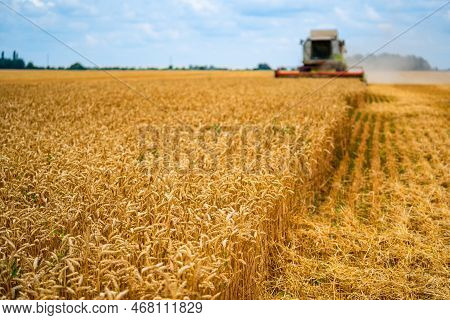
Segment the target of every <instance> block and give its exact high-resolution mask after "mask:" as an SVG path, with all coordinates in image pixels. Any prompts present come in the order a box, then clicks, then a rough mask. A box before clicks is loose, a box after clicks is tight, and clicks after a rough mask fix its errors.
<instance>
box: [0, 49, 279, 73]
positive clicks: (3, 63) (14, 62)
mask: <svg viewBox="0 0 450 320" xmlns="http://www.w3.org/2000/svg"><path fill="white" fill-rule="evenodd" d="M0 69H49V70H229V69H228V68H224V67H216V66H213V65H189V66H187V67H174V66H172V65H169V66H168V67H164V68H156V67H144V68H135V67H114V66H113V67H86V66H84V65H82V64H81V63H80V62H75V63H73V64H72V65H70V66H69V67H51V66H47V67H40V66H35V65H34V64H33V62H31V61H30V62H28V63H25V61H24V60H23V59H21V58H19V54H18V53H17V52H16V51H13V54H12V58H6V57H5V52H4V51H2V52H1V58H0ZM245 70H272V68H271V67H270V66H269V65H268V64H267V63H259V64H258V65H257V66H256V68H247V69H245Z"/></svg>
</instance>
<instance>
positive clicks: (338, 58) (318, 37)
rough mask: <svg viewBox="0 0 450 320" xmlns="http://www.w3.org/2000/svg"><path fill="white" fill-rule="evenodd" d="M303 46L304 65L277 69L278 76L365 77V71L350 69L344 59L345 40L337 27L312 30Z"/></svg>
mask: <svg viewBox="0 0 450 320" xmlns="http://www.w3.org/2000/svg"><path fill="white" fill-rule="evenodd" d="M300 44H301V45H302V46H303V65H302V66H301V67H299V68H298V69H297V70H290V71H287V70H280V69H278V70H276V71H275V77H276V78H299V77H314V78H315V77H336V76H338V77H346V78H360V79H363V78H364V71H362V70H359V71H349V70H348V67H347V64H346V63H345V60H344V54H345V53H346V49H345V41H344V40H341V39H339V36H338V31H337V30H335V29H316V30H311V32H310V35H309V37H308V38H307V39H306V40H300Z"/></svg>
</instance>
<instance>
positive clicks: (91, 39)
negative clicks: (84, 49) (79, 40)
mask: <svg viewBox="0 0 450 320" xmlns="http://www.w3.org/2000/svg"><path fill="white" fill-rule="evenodd" d="M84 39H85V41H86V44H87V45H88V46H95V45H97V44H98V39H97V38H96V37H95V36H93V35H91V34H87V35H86V36H85V37H84Z"/></svg>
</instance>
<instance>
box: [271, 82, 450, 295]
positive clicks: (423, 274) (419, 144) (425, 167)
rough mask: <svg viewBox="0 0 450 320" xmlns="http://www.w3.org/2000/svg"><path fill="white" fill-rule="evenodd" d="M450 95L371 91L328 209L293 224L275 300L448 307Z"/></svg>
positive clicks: (355, 117)
mask: <svg viewBox="0 0 450 320" xmlns="http://www.w3.org/2000/svg"><path fill="white" fill-rule="evenodd" d="M449 107H450V88H449V86H406V85H403V86H400V85H392V86H391V85H390V86H388V85H374V86H369V93H368V95H367V98H366V105H365V106H364V107H360V108H357V109H355V110H354V112H353V114H352V116H351V121H352V124H353V130H352V136H351V142H350V145H349V148H348V152H347V153H346V154H345V156H344V157H343V158H342V160H341V161H340V163H339V166H337V169H336V172H335V174H334V176H333V177H332V180H331V182H330V188H329V191H328V192H327V193H326V194H325V195H324V196H323V199H324V200H323V201H322V202H321V203H320V204H319V205H318V206H317V207H313V208H311V209H310V210H309V214H308V215H296V216H294V218H293V221H292V222H293V225H294V227H293V230H292V234H291V237H292V239H291V243H290V245H289V248H288V249H287V250H286V251H285V252H284V253H283V254H284V255H283V257H282V258H281V262H280V263H279V265H280V269H281V270H283V272H282V273H281V276H280V278H279V279H276V280H275V281H274V283H272V288H275V290H273V292H272V294H273V295H276V296H277V297H279V298H288V299H289V298H294V299H297V298H300V299H304V298H306V299H311V298H313V299H449V298H450V284H449V283H450V282H449V276H450V272H449V262H450V251H449V244H450V243H449V240H450V233H449V230H450V212H449V199H450V197H449V190H448V184H449V180H450V175H449V172H450V171H449V163H448V160H449V158H450V157H449V151H450V145H449V144H450V137H449V133H450V132H449V127H448V124H449V123H450V121H449V120H450V113H449Z"/></svg>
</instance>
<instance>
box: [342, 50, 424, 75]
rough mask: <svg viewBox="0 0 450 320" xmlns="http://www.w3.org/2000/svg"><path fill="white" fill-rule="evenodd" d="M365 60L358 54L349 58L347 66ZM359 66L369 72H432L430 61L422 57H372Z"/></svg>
mask: <svg viewBox="0 0 450 320" xmlns="http://www.w3.org/2000/svg"><path fill="white" fill-rule="evenodd" d="M363 58H364V56H363V55H362V54H356V55H353V56H349V57H347V59H346V60H347V64H348V65H349V66H352V65H354V64H356V63H358V61H360V60H361V59H363ZM359 65H360V66H362V67H363V68H364V69H368V70H396V71H397V70H398V71H402V70H431V66H430V64H429V63H428V61H427V60H425V59H424V58H422V57H417V56H414V55H407V56H402V55H398V54H391V53H381V54H379V55H373V56H370V57H369V58H367V59H366V60H364V61H363V62H361V63H360V64H359Z"/></svg>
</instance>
